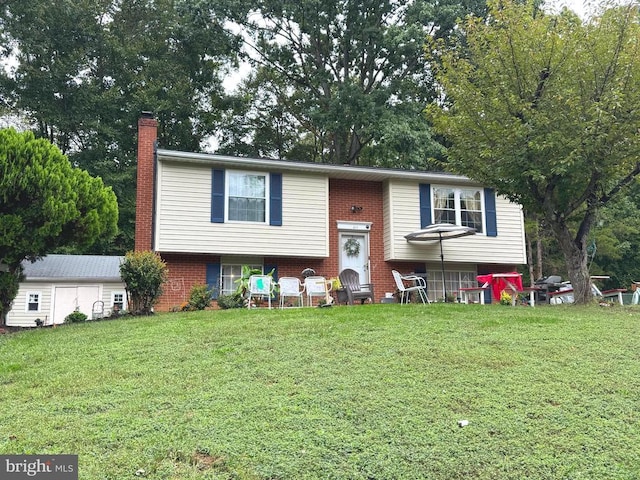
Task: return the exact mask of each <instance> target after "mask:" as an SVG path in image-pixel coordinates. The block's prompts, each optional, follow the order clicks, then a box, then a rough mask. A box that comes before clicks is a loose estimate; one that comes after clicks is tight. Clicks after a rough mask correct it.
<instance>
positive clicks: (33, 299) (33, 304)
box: [26, 292, 42, 312]
mask: <svg viewBox="0 0 640 480" xmlns="http://www.w3.org/2000/svg"><path fill="white" fill-rule="evenodd" d="M41 301H42V296H41V295H40V292H28V293H27V308H26V310H27V312H39V311H40V302H41Z"/></svg>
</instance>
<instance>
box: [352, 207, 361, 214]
mask: <svg viewBox="0 0 640 480" xmlns="http://www.w3.org/2000/svg"><path fill="white" fill-rule="evenodd" d="M361 211H362V207H359V206H358V205H351V213H356V212H361Z"/></svg>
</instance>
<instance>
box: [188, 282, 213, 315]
mask: <svg viewBox="0 0 640 480" xmlns="http://www.w3.org/2000/svg"><path fill="white" fill-rule="evenodd" d="M213 293H214V292H213V289H211V288H209V287H208V286H207V285H194V286H193V287H191V292H190V294H189V303H188V306H189V307H190V309H191V310H204V309H205V308H207V307H208V306H209V305H210V304H211V300H212V299H213Z"/></svg>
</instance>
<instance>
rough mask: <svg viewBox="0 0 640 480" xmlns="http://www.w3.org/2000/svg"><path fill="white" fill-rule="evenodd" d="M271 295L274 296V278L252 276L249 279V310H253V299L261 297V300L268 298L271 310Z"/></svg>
mask: <svg viewBox="0 0 640 480" xmlns="http://www.w3.org/2000/svg"><path fill="white" fill-rule="evenodd" d="M271 295H273V278H271V276H270V275H251V276H250V277H249V299H248V300H249V301H248V302H247V308H251V299H252V298H253V297H260V299H261V300H263V299H264V297H267V300H268V302H269V308H271Z"/></svg>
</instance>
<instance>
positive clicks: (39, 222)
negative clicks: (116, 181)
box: [0, 129, 118, 325]
mask: <svg viewBox="0 0 640 480" xmlns="http://www.w3.org/2000/svg"><path fill="white" fill-rule="evenodd" d="M117 223H118V202H117V199H116V196H115V194H114V193H113V190H112V189H111V188H109V187H105V186H104V184H103V182H102V180H101V179H100V178H94V177H91V176H90V175H89V174H88V173H87V172H86V171H85V170H81V169H78V168H74V167H73V166H72V165H71V163H70V162H69V160H68V159H67V158H66V157H65V156H64V155H63V154H62V152H61V151H60V150H59V149H58V148H57V147H55V146H54V145H52V144H51V143H50V142H49V141H48V140H45V139H36V138H35V137H34V135H33V134H32V133H31V132H26V133H23V134H20V133H17V132H16V131H15V130H14V129H5V130H0V264H2V265H3V268H2V269H0V325H4V323H5V319H6V314H7V312H8V311H9V309H10V308H11V302H12V301H13V299H14V298H15V295H16V294H17V292H18V284H19V282H20V280H21V274H22V266H21V264H22V262H23V261H25V260H29V261H35V260H36V259H38V258H40V257H42V256H44V255H46V254H47V253H50V252H51V251H53V250H55V249H56V248H59V247H65V246H72V247H77V248H80V249H82V248H86V247H88V246H90V245H91V244H93V243H94V242H95V241H96V240H97V239H99V238H102V237H106V238H109V237H113V236H114V235H115V234H116V233H117Z"/></svg>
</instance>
